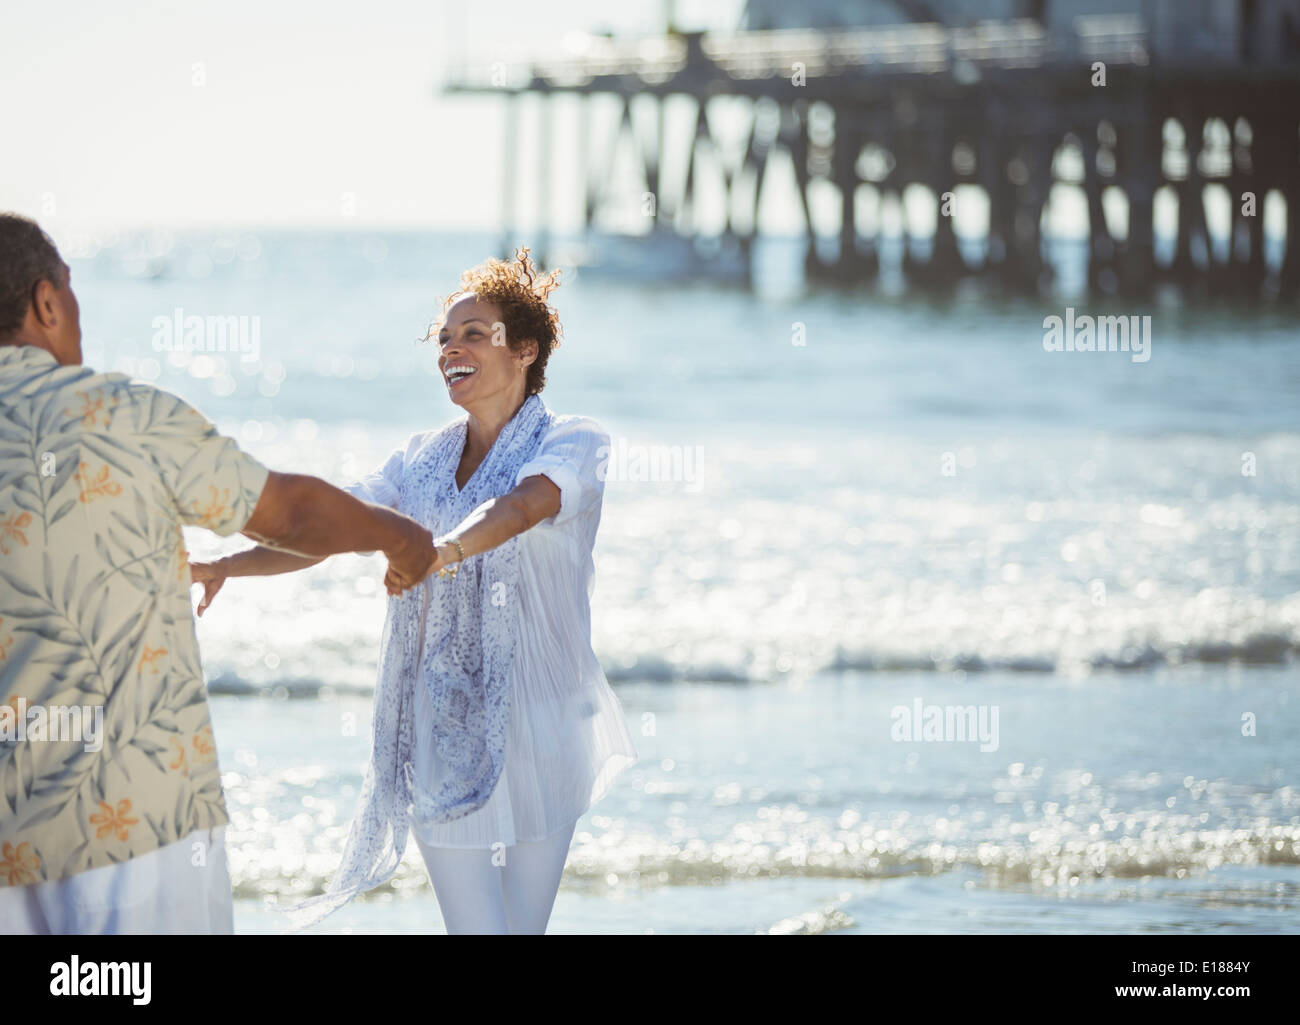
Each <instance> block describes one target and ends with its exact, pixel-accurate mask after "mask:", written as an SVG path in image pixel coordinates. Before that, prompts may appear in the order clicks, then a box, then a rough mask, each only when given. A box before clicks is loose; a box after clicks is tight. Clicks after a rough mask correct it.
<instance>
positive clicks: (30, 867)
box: [0, 843, 41, 886]
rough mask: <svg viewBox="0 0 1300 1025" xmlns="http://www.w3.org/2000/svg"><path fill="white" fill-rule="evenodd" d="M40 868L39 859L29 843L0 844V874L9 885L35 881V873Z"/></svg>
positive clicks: (20, 884)
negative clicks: (15, 844) (16, 844)
mask: <svg viewBox="0 0 1300 1025" xmlns="http://www.w3.org/2000/svg"><path fill="white" fill-rule="evenodd" d="M40 870H41V859H40V858H38V857H37V856H36V852H35V851H33V850H32V845H31V844H29V843H20V844H19V845H18V846H17V847H15V846H14V845H13V844H11V843H5V844H4V845H3V846H0V876H4V878H5V882H6V883H7V884H8V885H9V886H22V885H25V884H27V883H34V882H36V873H37V872H39V871H40Z"/></svg>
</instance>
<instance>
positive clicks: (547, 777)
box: [345, 416, 637, 848]
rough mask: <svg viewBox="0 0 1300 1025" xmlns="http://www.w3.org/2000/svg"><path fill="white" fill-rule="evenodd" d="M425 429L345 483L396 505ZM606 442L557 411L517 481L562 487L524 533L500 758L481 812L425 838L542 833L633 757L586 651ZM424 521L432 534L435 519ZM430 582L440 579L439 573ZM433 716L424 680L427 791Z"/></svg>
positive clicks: (533, 836)
mask: <svg viewBox="0 0 1300 1025" xmlns="http://www.w3.org/2000/svg"><path fill="white" fill-rule="evenodd" d="M427 437H428V434H416V435H413V436H412V437H411V439H410V440H409V441H408V442H407V443H406V444H405V445H402V446H400V447H399V448H398V449H397V450H396V451H395V452H393V454H392V456H390V457H389V459H388V461H387V462H386V463H385V464H384V465H383V466H382V467H381V468H380V469H379V470H377V471H376V472H375V473H372V474H370V475H369V476H368V477H365V478H363V479H362V480H360V481H358V482H356V483H355V484H353V485H351V486H350V487H348V488H347V489H345V490H347V491H348V492H350V493H351V494H353V495H355V496H356V497H358V498H361V499H363V500H365V501H368V502H375V503H377V504H380V505H386V506H388V507H389V508H393V509H397V508H398V494H399V491H398V489H399V488H400V486H401V483H402V475H403V474H404V472H405V468H406V466H407V461H408V457H409V456H411V455H413V454H414V453H415V452H416V451H417V450H418V448H419V446H420V443H421V442H422V441H423V440H424V439H425V438H427ZM609 443H610V441H609V435H608V434H607V433H606V432H605V431H604V429H603V428H601V426H600V425H599V424H598V423H597V422H596V421H595V420H593V419H591V418H590V417H580V416H567V417H560V418H557V420H556V422H555V423H554V424H553V425H552V427H551V428H550V430H549V431H548V432H547V433H546V434H545V435H543V437H542V440H541V443H540V445H539V446H538V449H537V452H536V453H535V454H534V456H533V458H532V459H531V460H530V461H529V462H527V463H525V464H524V465H523V466H522V467H521V468H520V470H519V474H518V476H517V478H516V483H519V482H522V481H523V480H524V479H525V478H527V477H531V476H534V475H536V474H541V475H543V476H545V477H548V478H549V479H550V480H551V481H552V482H553V483H554V484H555V486H556V487H558V488H559V489H560V511H559V512H557V513H556V514H555V515H554V516H552V517H550V518H548V519H546V520H543V521H542V522H540V523H538V524H537V525H536V526H534V527H533V528H532V529H530V530H527V531H525V532H524V533H523V534H521V535H520V537H519V541H520V547H519V592H520V593H519V600H520V620H519V638H518V641H517V644H516V648H515V660H514V667H513V672H512V675H513V683H512V689H513V690H512V692H513V697H512V705H511V710H510V728H509V732H508V733H507V737H506V751H505V765H504V767H503V768H502V771H501V777H500V779H499V780H498V782H497V786H496V789H495V790H494V791H493V792H492V796H491V797H490V798H489V799H488V801H487V803H486V804H484V805H483V806H482V807H481V808H479V809H477V810H476V811H474V812H471V813H470V814H469V815H466V816H464V817H463V818H460V819H456V820H455V821H453V822H446V823H421V822H418V821H416V822H414V823H413V828H414V830H415V831H416V832H417V833H418V835H419V837H420V839H421V840H422V841H424V843H425V844H427V845H429V846H432V847H469V848H491V847H493V846H494V845H496V844H504V845H506V846H511V845H513V844H516V843H527V842H531V841H535V840H541V839H544V838H545V837H547V836H549V835H550V834H551V833H554V832H555V831H557V830H559V829H562V828H564V827H567V826H568V825H570V824H571V823H572V822H574V821H575V820H577V819H578V818H580V817H581V816H582V815H583V814H584V813H585V812H586V811H587V809H588V808H590V807H591V806H592V805H593V804H594V803H595V802H596V801H598V800H600V798H601V797H602V796H604V794H605V792H606V791H607V790H608V789H609V786H610V784H611V783H612V782H613V780H614V778H615V777H616V776H617V775H618V774H619V773H620V772H622V771H623V769H625V768H626V767H627V766H629V765H631V764H632V763H633V762H635V761H636V758H637V753H636V748H635V746H634V745H633V743H632V737H631V735H630V733H629V732H628V728H627V724H626V722H625V721H624V718H623V709H622V707H621V706H620V704H619V701H618V698H617V697H616V696H615V694H614V692H613V690H612V689H611V688H610V686H609V682H608V681H607V680H606V679H605V674H604V672H603V671H602V670H601V668H600V663H599V661H597V659H596V655H595V652H594V651H592V648H591V604H590V598H591V594H592V591H593V588H594V584H595V570H596V568H595V563H594V561H593V560H592V549H593V548H594V546H595V543H596V529H597V527H599V525H600V514H601V503H602V500H603V498H604V493H605V482H604V479H603V474H602V473H601V472H600V467H601V464H602V462H603V461H604V460H605V459H607V458H608V454H609V451H610V449H609ZM602 446H603V447H604V448H603V451H602ZM453 472H454V471H453ZM398 511H399V512H405V511H406V510H402V509H398ZM425 526H426V527H429V528H430V529H431V530H435V533H437V529H436V527H435V525H433V524H425ZM451 526H455V524H451V525H449V526H447V527H444V529H450V527H451ZM424 586H426V587H436V586H437V579H436V576H435V577H431V578H430V579H429V580H427V581H426V582H425V584H424ZM431 716H432V713H431V710H430V708H429V702H428V698H427V695H425V693H424V692H423V690H422V689H421V688H417V689H416V693H415V718H416V722H415V751H414V754H413V760H414V763H415V764H414V767H415V771H416V772H417V773H418V774H419V776H420V779H421V780H422V782H423V783H424V785H425V786H426V787H427V788H429V789H431V790H432V789H436V788H437V786H438V783H439V782H440V780H441V779H442V776H443V773H444V769H443V766H442V764H441V761H440V759H439V758H438V755H437V752H436V750H435V745H434V743H433V733H432V728H431V723H432V718H431Z"/></svg>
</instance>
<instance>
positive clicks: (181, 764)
mask: <svg viewBox="0 0 1300 1025" xmlns="http://www.w3.org/2000/svg"><path fill="white" fill-rule="evenodd" d="M172 752H173V753H174V754H175V755H176V758H175V760H174V761H172V762H171V763H170V764H169V765H168V766H167V767H168V768H169V769H180V771H181V772H182V773H183V774H185V775H186V776H188V775H189V774H190V766H189V762H188V761H187V760H186V758H185V745H184V744H182V743H181V738H180V737H172Z"/></svg>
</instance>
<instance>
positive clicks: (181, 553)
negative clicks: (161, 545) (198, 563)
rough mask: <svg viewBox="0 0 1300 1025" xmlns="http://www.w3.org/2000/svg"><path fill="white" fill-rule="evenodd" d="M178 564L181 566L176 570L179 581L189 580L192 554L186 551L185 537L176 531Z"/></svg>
mask: <svg viewBox="0 0 1300 1025" xmlns="http://www.w3.org/2000/svg"><path fill="white" fill-rule="evenodd" d="M176 562H177V563H178V564H179V565H178V567H177V570H176V579H177V580H188V579H189V573H190V553H189V552H187V551H186V550H185V535H184V534H182V533H181V532H180V530H179V529H178V530H177V531H176Z"/></svg>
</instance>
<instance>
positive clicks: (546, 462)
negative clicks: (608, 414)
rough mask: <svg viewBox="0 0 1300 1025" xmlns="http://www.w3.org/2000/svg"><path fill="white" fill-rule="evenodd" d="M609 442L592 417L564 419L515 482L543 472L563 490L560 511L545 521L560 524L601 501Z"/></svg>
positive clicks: (521, 469) (526, 464) (550, 433)
mask: <svg viewBox="0 0 1300 1025" xmlns="http://www.w3.org/2000/svg"><path fill="white" fill-rule="evenodd" d="M609 444H610V442H609V435H608V434H607V433H606V432H605V430H604V428H602V427H601V426H600V424H598V423H597V422H596V421H595V420H592V419H591V418H590V417H574V418H573V419H572V420H566V421H563V422H561V423H559V424H557V425H556V426H554V427H553V428H552V429H551V431H550V432H549V433H548V434H547V435H546V436H545V437H544V438H543V439H542V443H541V445H539V446H538V449H537V452H536V453H534V455H533V458H532V459H530V460H529V461H528V462H526V463H525V464H524V465H523V466H521V467H520V468H519V474H518V475H517V476H516V478H515V483H516V484H522V483H523V481H524V480H525V479H526V478H528V477H534V476H538V475H540V476H543V477H547V478H549V479H550V481H551V482H552V483H553V484H554V485H555V486H556V487H557V488H559V489H560V511H559V512H558V513H556V514H555V515H554V516H552V517H549V518H548V519H545V520H543V521H542V522H543V523H545V524H548V525H553V526H557V525H559V524H562V523H565V522H567V521H569V520H571V519H573V517H575V516H577V515H578V514H579V513H580V512H583V511H584V510H586V509H589V508H590V507H591V506H592V505H599V504H600V502H601V500H602V498H603V497H604V494H605V479H604V473H603V472H602V468H603V467H604V466H605V464H606V462H607V460H608V458H609V451H610V448H609Z"/></svg>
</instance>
